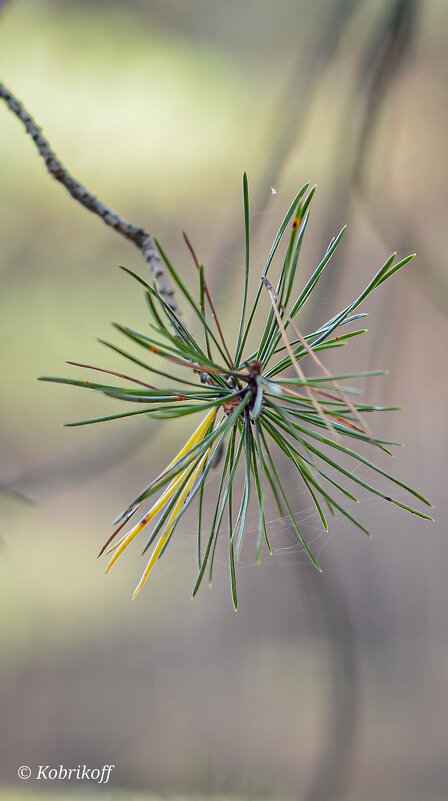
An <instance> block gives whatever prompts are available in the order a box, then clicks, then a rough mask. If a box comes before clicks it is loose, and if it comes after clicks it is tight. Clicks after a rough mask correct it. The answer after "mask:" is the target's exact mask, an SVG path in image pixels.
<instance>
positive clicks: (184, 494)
mask: <svg viewBox="0 0 448 801" xmlns="http://www.w3.org/2000/svg"><path fill="white" fill-rule="evenodd" d="M209 453H210V448H208V449H207V451H206V452H205V453H204V455H203V456H202V458H201V459H200V460H199V462H198V464H197V466H196V467H195V469H194V470H193V472H192V474H191V476H190V478H189V479H188V481H187V483H186V485H185V487H184V489H183V490H182V492H181V494H180V496H179V499H178V500H177V502H176V504H175V506H174V509H173V511H172V512H171V514H170V516H169V518H168V520H167V523H166V527H165V530H164V531H163V533H162V534H161V536H160V539H159V541H158V543H157V545H156V547H155V548H154V551H153V552H152V554H151V558H150V560H149V562H148V564H147V565H146V568H145V572H144V573H143V575H142V577H141V579H140V581H139V583H138V584H137V586H136V588H135V590H134V594H133V596H132V600H134V598H136V597H137V595H138V594H139V592H140V590H141V589H142V587H143V585H144V584H145V582H146V580H147V579H148V576H149V574H150V572H151V570H152V569H153V567H154V565H155V563H156V561H157V559H158V557H159V555H160V553H161V551H162V549H163V547H164V545H165V543H166V541H167V539H168V537H169V536H170V534H171V532H172V530H173V522H174V520H175V518H176V515H177V514H178V513H179V512H180V510H181V509H182V506H183V504H184V502H185V500H186V498H187V496H188V495H189V493H190V491H191V488H192V487H193V484H194V482H195V481H196V479H197V477H198V475H199V473H200V471H201V469H202V467H203V465H204V463H205V461H206V459H207V457H208V455H209Z"/></svg>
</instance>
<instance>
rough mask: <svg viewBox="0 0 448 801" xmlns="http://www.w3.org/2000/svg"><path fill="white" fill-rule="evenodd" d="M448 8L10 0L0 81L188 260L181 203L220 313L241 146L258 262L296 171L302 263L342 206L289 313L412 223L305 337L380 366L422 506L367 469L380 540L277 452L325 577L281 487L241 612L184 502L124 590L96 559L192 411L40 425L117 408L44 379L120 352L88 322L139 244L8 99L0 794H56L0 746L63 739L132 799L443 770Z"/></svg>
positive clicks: (122, 306) (125, 206) (313, 800)
mask: <svg viewBox="0 0 448 801" xmlns="http://www.w3.org/2000/svg"><path fill="white" fill-rule="evenodd" d="M447 34H448V6H447V4H446V2H443V0H425V2H424V3H423V2H419V1H418V0H375V2H374V1H373V0H334V1H333V2H332V3H326V2H324V0H316V2H315V3H313V4H310V3H307V2H305V0H282V2H278V0H263V2H255V0H248V2H246V3H239V2H236V0H228V1H227V2H226V3H225V4H224V3H207V2H205V0H189V2H188V3H177V2H174V0H146V2H144V0H129V2H127V3H126V4H123V3H118V2H101V1H100V0H98V1H97V2H93V1H92V0H90V1H87V0H78V2H77V3H72V2H67V0H65V1H64V0H58V2H56V0H54V1H53V2H51V0H39V2H36V0H33V2H32V1H31V0H10V1H9V2H7V3H6V4H3V9H2V12H1V15H0V65H1V69H0V74H1V79H2V80H3V81H4V82H5V84H6V85H7V86H9V88H11V89H12V91H13V92H15V93H16V94H17V96H18V97H19V98H20V99H21V100H22V101H23V102H24V103H25V105H26V107H27V108H28V109H29V111H30V112H31V113H32V114H33V115H35V118H36V120H37V122H38V124H39V125H40V126H42V127H43V130H44V133H45V134H46V135H47V136H48V138H49V140H50V142H51V144H52V146H53V147H54V149H55V150H56V152H57V153H58V155H59V156H60V157H61V159H62V161H63V163H64V164H65V165H66V166H67V167H68V169H69V170H70V171H71V172H72V173H73V174H74V175H75V176H76V177H77V178H78V179H79V180H80V181H81V182H83V183H85V184H86V185H87V186H88V187H89V188H90V189H91V190H92V191H93V192H94V193H96V194H98V196H99V197H100V198H101V199H102V200H103V201H104V202H106V203H108V204H110V205H111V206H112V208H115V209H116V210H117V211H118V212H119V213H121V214H122V215H123V216H124V217H126V218H127V219H130V220H132V221H133V222H134V223H139V224H142V225H144V226H145V227H146V228H148V229H149V230H151V231H152V232H154V233H155V234H156V235H157V237H158V239H159V240H160V241H161V242H162V243H163V244H164V246H165V248H166V249H167V250H168V252H169V253H170V255H171V256H172V258H173V260H175V263H176V264H178V265H179V269H180V270H181V272H182V274H183V275H184V276H185V277H191V278H193V272H192V267H191V262H190V260H189V259H188V257H187V253H186V250H185V246H184V244H183V242H182V239H181V231H182V230H186V231H187V232H188V233H189V236H190V238H191V239H192V241H193V243H194V244H195V246H196V249H197V251H198V253H199V255H200V258H201V259H202V260H203V261H204V262H205V264H206V268H207V270H208V276H209V283H210V286H211V288H212V290H213V293H214V296H215V299H216V303H217V305H218V307H219V309H220V310H221V317H222V318H223V323H224V325H225V327H227V328H228V329H230V330H234V329H235V325H236V323H235V320H236V317H235V308H236V306H237V303H238V302H239V299H240V296H241V274H242V266H243V259H244V246H243V225H242V202H241V174H242V172H243V170H247V172H248V174H249V180H250V187H251V199H252V211H253V228H254V237H255V239H254V265H255V266H256V265H257V264H259V266H260V270H261V268H262V264H263V261H264V258H265V256H266V253H267V249H268V248H269V244H270V240H272V236H273V234H274V233H275V231H276V229H277V227H278V225H279V223H280V221H281V219H282V216H283V214H284V212H285V210H286V208H287V207H288V205H289V203H290V201H291V198H292V196H293V194H294V192H295V191H296V190H297V189H298V188H299V187H300V186H301V185H302V184H303V183H304V182H305V181H306V180H310V181H311V182H313V183H314V182H316V183H317V184H318V192H317V195H316V198H315V201H314V203H313V209H312V218H311V221H310V225H309V227H308V237H307V242H306V246H305V247H304V250H303V252H302V262H301V273H300V275H301V276H302V278H303V279H304V280H305V279H306V278H307V277H308V276H309V275H310V273H311V271H312V269H313V267H314V266H315V265H316V264H317V262H318V260H319V258H320V256H321V255H322V253H323V252H324V250H325V248H326V247H327V244H328V242H329V240H330V238H331V237H332V236H333V235H335V234H336V233H337V232H338V230H339V229H340V227H341V226H342V225H343V224H345V223H346V222H348V223H349V230H348V232H347V234H346V236H345V238H344V241H343V244H342V246H341V247H340V250H339V251H338V254H337V256H336V257H335V259H334V261H333V263H332V266H331V269H330V270H329V271H328V276H327V277H326V278H325V279H324V280H323V282H322V286H321V288H320V290H319V293H318V295H317V299H316V301H315V302H314V305H313V306H312V307H310V308H307V310H306V314H305V315H304V317H303V318H302V319H301V321H300V322H299V324H300V325H301V328H302V330H307V329H308V328H309V327H311V326H313V325H318V324H320V323H321V322H323V321H324V320H326V319H328V318H329V317H330V316H331V315H332V314H334V313H336V311H338V309H339V307H340V305H341V304H344V305H345V303H346V302H348V301H350V300H351V299H352V297H354V296H355V293H356V294H358V292H357V290H360V289H361V288H362V287H363V286H364V283H365V282H366V281H367V280H368V279H369V278H370V277H371V276H372V275H373V273H374V271H375V270H376V268H377V267H378V266H379V265H380V264H381V263H382V262H383V261H384V260H385V258H386V257H387V256H388V255H389V253H390V252H392V251H393V250H396V249H398V251H399V254H400V255H401V256H404V255H406V254H407V253H409V252H414V251H417V253H418V258H417V259H416V260H414V261H413V262H412V263H411V264H410V265H409V267H406V268H405V270H404V272H403V273H402V274H401V275H400V276H399V277H395V278H394V279H392V280H391V282H390V284H389V282H388V285H387V288H384V287H382V288H381V289H380V290H378V292H377V293H376V295H374V296H373V297H371V298H370V299H369V301H368V304H367V306H366V308H365V309H364V310H365V311H368V312H369V314H370V317H369V320H368V328H369V333H368V334H367V335H366V336H365V337H361V338H359V340H358V339H357V340H353V341H352V342H353V344H350V345H349V347H348V348H346V349H344V350H342V351H337V352H336V354H335V355H334V356H333V355H332V356H331V358H330V357H328V359H327V360H326V363H327V365H328V366H329V367H333V366H335V367H337V372H343V371H344V369H346V368H350V369H351V370H353V369H374V368H384V369H387V370H389V371H390V374H389V375H388V376H384V377H381V378H375V379H372V380H370V381H369V382H368V383H367V385H366V391H367V393H368V397H369V399H371V400H372V401H374V402H377V403H387V404H389V403H393V404H403V405H404V406H405V409H404V411H401V412H395V413H392V414H390V415H388V416H386V417H383V418H378V419H376V420H375V431H376V433H378V434H381V435H382V436H384V437H388V438H391V439H398V440H400V441H403V442H405V443H406V448H405V449H399V450H398V451H397V453H396V458H395V463H394V465H393V468H394V469H393V472H394V473H395V474H396V475H398V476H399V477H400V478H401V479H403V480H404V481H407V482H409V483H410V484H412V485H413V486H415V487H417V488H418V489H420V490H421V491H422V492H423V493H424V494H426V495H429V497H430V498H431V500H432V501H433V503H434V504H435V506H436V523H435V524H431V523H427V522H425V521H422V520H419V519H417V518H412V517H411V516H410V515H407V514H406V513H405V512H402V511H401V510H399V509H395V508H391V505H390V504H384V503H382V502H381V500H380V499H378V500H376V499H374V500H372V499H371V498H365V499H361V503H360V510H359V517H360V519H361V520H362V521H363V522H364V523H365V524H367V525H368V527H369V528H371V529H372V531H373V532H374V537H373V538H372V539H371V540H368V539H367V538H365V537H363V535H362V533H361V532H359V531H358V530H357V529H354V528H350V527H349V525H347V523H346V521H344V520H340V519H339V520H337V519H336V520H334V521H333V525H332V527H331V532H330V534H325V533H324V532H322V531H321V528H320V526H319V521H318V520H316V517H315V515H314V514H313V513H312V509H311V508H310V505H309V502H308V499H307V498H306V497H303V496H302V494H301V491H300V487H298V486H297V484H296V482H295V479H294V476H289V477H288V476H285V480H286V481H288V482H289V490H290V491H289V495H290V498H291V502H292V503H293V506H294V509H295V510H296V512H297V518H298V520H299V521H301V522H302V524H303V526H304V528H305V530H306V532H307V535H308V537H309V538H310V540H311V542H312V543H313V545H314V548H315V550H316V551H317V553H318V555H319V558H320V561H321V563H322V564H323V567H324V573H323V575H322V576H320V575H317V574H316V573H315V571H314V569H313V568H312V566H311V565H310V564H309V563H308V562H307V560H306V558H305V557H304V555H303V553H302V552H301V550H300V548H299V547H298V546H297V544H296V542H295V541H294V539H293V538H292V536H291V534H290V532H288V531H285V530H284V528H283V526H282V522H281V520H279V519H278V518H277V517H276V510H275V509H273V510H272V512H271V514H270V537H271V542H272V544H273V550H274V553H273V556H272V557H269V558H268V557H266V558H264V559H263V560H262V563H261V565H259V566H257V565H256V563H255V555H254V548H253V547H251V546H253V539H254V536H255V535H253V534H251V531H250V526H249V532H248V541H247V546H246V554H245V558H244V559H243V563H242V564H241V565H240V566H239V571H238V579H239V594H240V609H239V611H238V613H237V615H235V613H234V611H233V607H232V604H231V599H230V593H229V587H228V568H227V563H226V558H225V547H224V550H223V551H222V555H221V556H220V557H219V559H218V565H217V569H215V580H214V587H213V589H212V590H209V589H208V588H207V587H204V588H203V589H202V590H201V592H200V593H199V595H198V596H197V597H196V599H195V600H194V602H190V600H189V599H190V595H191V589H192V586H193V583H194V579H195V570H196V565H195V542H194V540H195V520H194V515H192V516H190V517H189V518H188V519H187V520H186V522H185V523H184V524H183V525H182V526H180V527H179V528H178V529H177V531H176V538H175V541H173V543H172V545H171V546H170V549H169V550H168V551H167V553H166V555H165V556H164V559H163V561H162V562H161V563H160V564H159V566H158V569H157V570H156V571H155V572H154V575H153V576H152V577H151V581H150V582H148V584H147V586H146V587H145V591H144V592H143V593H142V594H141V595H140V596H139V598H138V600H137V601H135V602H134V603H131V602H130V596H131V593H132V590H133V588H134V586H135V584H136V582H137V580H138V578H139V576H140V573H141V569H142V562H141V560H140V559H139V556H138V553H137V552H136V551H134V552H133V553H132V554H130V555H129V557H126V558H125V559H123V563H122V564H120V566H119V567H117V568H116V569H115V570H114V571H112V573H111V574H110V575H108V577H107V578H105V577H104V575H103V569H104V565H103V563H100V562H97V561H96V559H95V557H96V554H97V551H98V549H99V547H100V546H101V544H102V543H103V541H104V539H105V538H106V536H107V535H108V533H109V528H108V526H109V523H110V521H111V520H112V519H113V518H114V517H115V516H116V514H117V513H118V512H119V511H120V510H121V509H122V508H123V507H124V506H126V505H127V503H128V501H129V500H130V499H131V498H132V497H134V496H135V495H136V494H137V492H138V491H139V490H140V489H141V488H142V487H143V486H145V485H146V483H147V482H148V481H149V480H150V478H151V477H152V476H154V475H155V474H156V473H157V472H158V471H159V470H160V469H161V468H162V467H163V465H164V464H166V462H167V461H168V460H169V459H170V458H171V454H173V453H175V452H176V451H177V449H178V447H177V448H176V446H179V445H180V444H181V442H182V437H183V436H185V431H186V430H187V428H188V425H189V424H188V423H187V425H185V424H184V423H183V422H182V421H176V422H175V423H172V424H170V425H168V424H166V423H165V424H163V423H161V424H160V425H159V424H156V423H155V422H147V421H145V420H143V419H142V418H136V419H135V418H130V419H128V420H124V421H117V422H111V423H109V424H104V426H97V427H86V428H79V429H66V428H62V427H61V425H62V424H63V423H64V422H66V421H68V420H71V419H79V418H81V417H90V416H93V415H94V414H96V413H98V414H106V413H108V410H110V409H111V406H109V405H108V401H107V400H106V399H101V398H96V397H94V396H93V394H92V395H91V394H90V393H83V392H82V391H80V390H75V389H73V390H71V389H70V388H68V387H60V386H55V385H51V384H42V383H37V381H36V377H37V376H39V375H43V374H46V375H67V376H68V375H70V374H71V375H73V370H74V368H69V367H67V366H66V365H65V364H64V362H65V360H67V359H73V360H78V361H84V362H89V361H90V362H92V363H100V364H102V365H105V366H110V367H111V368H112V369H114V368H115V369H120V363H119V361H118V360H114V359H113V357H112V356H109V355H108V354H105V353H103V350H104V349H102V348H101V345H99V344H98V343H97V342H96V337H98V336H101V337H105V338H109V337H110V336H111V335H112V337H113V336H114V335H113V334H112V332H111V328H110V322H111V321H113V320H119V321H120V322H122V323H125V324H129V325H131V326H132V327H135V328H136V329H137V330H138V329H139V328H144V327H145V325H146V324H147V323H146V313H145V303H144V299H143V296H142V294H141V293H140V291H139V289H138V286H137V285H136V284H135V283H134V282H132V281H131V280H129V278H127V277H126V276H125V275H124V274H123V273H122V272H120V271H119V270H118V269H117V265H118V264H125V265H127V266H129V267H130V268H132V269H135V270H137V271H138V272H140V274H142V275H144V274H145V269H146V267H145V264H144V263H143V261H142V259H141V257H140V255H139V253H138V251H137V250H136V249H135V248H133V246H132V245H131V244H127V243H126V242H125V241H124V240H122V239H120V237H118V236H117V235H116V234H115V233H114V232H113V231H111V230H109V229H106V228H105V226H104V225H103V224H102V223H101V221H100V220H98V219H96V218H94V217H93V216H92V215H89V214H88V213H87V212H86V211H85V210H83V209H81V208H80V207H78V206H77V205H76V204H75V203H74V201H72V200H71V199H70V198H69V197H68V195H67V194H66V193H65V192H64V190H63V189H62V188H61V187H60V186H58V185H56V184H55V183H54V182H53V181H52V180H51V179H50V178H49V177H48V176H47V174H46V172H45V169H44V166H43V164H42V163H41V162H40V160H39V159H38V157H37V154H36V152H35V150H34V147H33V145H32V142H31V141H30V140H29V138H28V137H26V136H25V134H24V131H23V130H22V128H21V126H20V124H19V122H18V121H17V119H15V118H14V117H13V116H12V115H11V114H10V113H9V112H8V110H7V109H6V107H4V106H1V107H0V131H1V134H0V176H1V179H0V252H1V259H0V273H1V276H0V280H1V292H0V348H1V385H2V391H1V398H0V404H1V417H0V481H1V491H0V596H1V603H0V625H1V638H2V659H1V663H0V710H1V711H0V716H1V721H2V723H1V735H0V737H1V748H0V777H1V781H2V785H1V787H2V789H1V790H0V798H1V799H2V800H3V799H8V801H9V799H22V798H24V799H25V798H32V797H36V798H38V797H39V798H40V797H45V798H49V797H53V796H52V795H50V793H56V792H58V793H59V797H63V798H70V797H72V794H73V793H74V792H75V790H76V788H75V787H74V785H73V782H72V783H70V784H69V783H59V784H61V785H63V786H62V787H61V786H58V787H57V788H56V787H54V786H51V787H49V785H45V786H44V787H43V788H41V787H40V786H39V785H40V784H41V783H40V782H33V780H32V779H31V780H30V781H29V782H28V783H25V782H23V781H22V782H21V781H20V779H18V778H17V768H18V767H19V766H20V765H24V764H25V765H30V766H31V767H33V766H36V765H39V764H51V765H59V764H60V763H62V764H64V765H66V766H76V765H78V764H83V763H86V764H87V765H90V766H96V765H103V764H105V763H107V764H114V765H116V768H115V771H114V773H113V776H112V779H111V783H110V785H108V787H107V788H106V790H105V791H104V794H106V793H109V795H110V793H111V792H112V790H113V791H114V792H116V793H120V792H122V793H123V796H121V795H120V797H123V798H130V797H134V794H136V797H137V795H138V797H148V796H146V795H145V794H146V793H154V794H155V797H159V795H160V794H162V795H163V796H164V797H165V796H167V795H168V796H169V795H171V794H173V795H176V794H177V795H176V797H178V796H179V797H180V794H185V796H187V797H192V796H196V795H203V796H205V797H207V798H210V797H212V796H219V795H221V796H223V795H226V796H229V797H232V798H235V799H237V798H243V797H244V798H257V799H258V798H266V799H270V798H271V799H274V798H275V799H298V800H299V801H326V800H327V799H328V800H330V799H331V801H335V800H336V799H338V800H339V801H348V800H349V799H353V801H404V799H406V801H422V800H423V799H424V801H442V800H446V798H447V797H448V762H447V748H448V723H447V721H448V709H447V697H448V620H447V613H446V610H447V600H448V590H447V584H446V577H445V576H446V564H447V558H448V543H447V539H446V537H445V533H446V524H445V518H446V505H445V500H446V453H447V426H446V411H444V409H445V407H444V403H445V402H446V389H447V386H446V378H445V370H444V368H443V364H444V363H445V359H446V345H447V338H446V337H447V327H448V326H447V309H448V272H447V261H446V246H445V239H446V219H447V216H446V215H447V209H448V204H447V201H448V190H447V187H448V159H447V156H446V141H447V122H448V102H447V101H448V95H447V86H448V53H447V49H446V41H447ZM271 187H273V188H274V189H275V190H276V193H275V194H273V192H272V190H271ZM114 341H117V338H116V337H115V338H114ZM111 403H112V402H111ZM190 424H191V421H190ZM381 464H382V465H383V466H388V464H387V462H386V461H384V463H383V462H381ZM399 497H400V496H399ZM403 499H404V495H403ZM222 536H223V537H224V539H225V536H226V535H225V532H224V533H223V535H222ZM251 540H252V542H251ZM25 784H26V787H25ZM54 784H57V783H56V782H55V783H54ZM84 789H86V790H88V792H89V793H93V792H94V790H95V788H93V789H92V787H91V786H89V787H88V788H85V787H84ZM96 789H97V794H98V795H99V794H100V791H101V788H96ZM140 793H143V796H140V795H139V794H140ZM109 795H108V797H109ZM113 797H115V795H114V796H113ZM117 797H118V796H117ZM182 797H183V795H182Z"/></svg>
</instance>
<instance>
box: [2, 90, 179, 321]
mask: <svg viewBox="0 0 448 801" xmlns="http://www.w3.org/2000/svg"><path fill="white" fill-rule="evenodd" d="M0 99H1V100H4V102H5V103H6V105H7V106H8V108H9V110H10V111H12V113H13V114H14V115H15V116H16V117H17V118H18V119H19V120H20V122H21V123H22V124H23V126H24V128H25V130H26V132H27V133H28V134H29V135H30V136H31V138H32V140H33V142H34V144H35V145H36V148H37V151H38V153H39V155H40V156H41V158H42V159H43V161H44V163H45V166H46V168H47V170H48V172H49V173H50V175H51V177H52V178H54V179H55V181H58V182H59V183H60V184H62V186H63V187H64V188H65V189H66V190H67V192H68V193H69V194H70V195H71V196H72V198H73V199H74V200H76V201H77V202H78V203H79V204H80V205H81V206H84V208H85V209H87V210H88V211H91V212H92V213H93V214H96V215H97V216H98V217H100V218H101V219H102V220H103V222H104V223H105V224H106V225H108V226H109V227H110V228H113V229H114V230H115V231H117V233H119V234H121V236H124V237H125V239H129V241H130V242H133V243H134V245H136V247H137V248H138V249H139V251H140V253H141V254H142V256H143V258H144V259H145V261H146V263H147V265H148V267H149V269H150V270H151V272H152V274H153V276H154V278H155V280H156V282H157V286H158V289H159V292H160V294H161V295H162V297H163V299H164V300H165V301H166V303H167V304H168V305H169V307H170V308H171V309H172V310H173V311H174V312H175V313H176V314H179V315H180V309H179V307H178V305H177V303H176V300H175V297H174V289H173V287H172V286H171V283H170V281H169V279H168V277H167V275H166V273H165V270H164V268H163V266H162V263H161V259H160V256H159V254H158V252H157V249H156V246H155V244H154V242H153V240H152V237H151V235H150V234H149V233H148V232H147V231H145V229H144V228H141V227H140V226H137V225H132V223H130V222H127V220H125V219H124V218H123V217H120V215H119V214H117V213H116V212H115V211H113V210H112V209H111V208H109V206H106V205H105V204H104V203H102V202H101V201H100V200H98V198H97V197H96V196H95V195H93V194H92V193H91V192H89V190H88V189H86V188H85V186H83V185H82V184H81V183H80V182H79V181H77V180H76V178H73V176H72V175H70V173H69V172H68V171H67V170H66V169H65V167H64V166H63V165H62V163H61V162H60V160H59V159H58V157H57V156H56V154H55V153H54V151H53V150H52V148H51V146H50V144H49V142H48V141H47V140H46V139H45V137H44V135H43V134H42V131H41V129H40V128H39V126H38V125H36V123H35V121H34V120H33V118H32V116H31V115H30V114H29V113H28V111H27V110H26V108H25V107H24V106H23V104H22V103H21V102H20V100H18V99H17V98H16V97H15V96H14V95H13V94H12V92H10V91H9V89H7V88H6V86H4V84H2V83H0Z"/></svg>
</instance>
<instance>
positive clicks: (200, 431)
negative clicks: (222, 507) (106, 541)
mask: <svg viewBox="0 0 448 801" xmlns="http://www.w3.org/2000/svg"><path fill="white" fill-rule="evenodd" d="M215 415H216V409H211V410H210V411H209V412H208V414H207V415H206V417H205V418H204V420H203V421H202V423H201V424H200V425H199V426H198V427H197V429H196V431H194V433H193V434H192V435H191V437H190V439H189V440H187V442H186V443H185V445H184V446H183V448H181V450H180V451H179V453H178V454H177V456H175V458H174V459H173V461H172V462H170V464H169V465H168V466H167V467H166V469H165V470H164V473H167V472H168V470H170V469H171V468H172V467H174V466H175V465H176V464H177V462H178V461H179V460H180V459H181V458H182V457H183V456H184V455H185V453H187V452H188V451H189V449H190V448H191V447H193V446H194V445H196V444H197V443H198V442H200V441H201V439H204V437H205V435H206V433H207V431H208V428H209V426H210V424H211V423H212V421H213V419H214V417H215ZM207 453H208V451H207ZM189 470H190V465H188V466H187V467H186V468H185V469H184V470H182V471H181V473H179V475H177V476H175V477H174V478H173V479H172V480H171V481H170V483H169V484H168V487H167V488H166V489H165V491H164V492H163V494H162V495H161V496H160V498H159V500H158V501H156V503H155V504H154V505H153V506H152V507H151V509H150V510H149V512H147V513H146V514H145V515H144V516H143V517H142V519H141V520H140V521H139V522H138V523H137V524H136V525H135V526H134V527H133V528H132V529H131V530H130V531H129V532H128V533H127V534H125V536H124V537H122V538H121V539H120V540H119V542H117V543H116V544H115V545H114V546H112V548H110V549H109V550H108V551H107V553H112V551H115V553H114V555H113V557H112V559H111V560H110V562H109V564H108V565H107V567H106V573H108V572H109V570H110V569H111V567H112V565H113V564H115V562H116V561H117V559H118V557H119V556H120V555H121V554H122V553H123V551H124V550H125V549H126V548H127V546H128V545H129V544H130V543H131V542H132V540H133V539H135V537H136V536H137V535H138V534H140V532H141V531H143V529H144V528H145V526H147V525H148V523H149V522H150V521H151V520H152V519H153V518H154V517H155V516H156V515H157V513H158V512H160V510H161V509H163V507H164V506H165V504H166V503H167V502H168V501H169V499H170V498H171V497H172V495H173V494H174V492H175V491H176V489H177V488H178V487H179V485H180V484H181V483H182V481H183V479H184V478H185V476H186V475H187V473H188V471H189Z"/></svg>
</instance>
